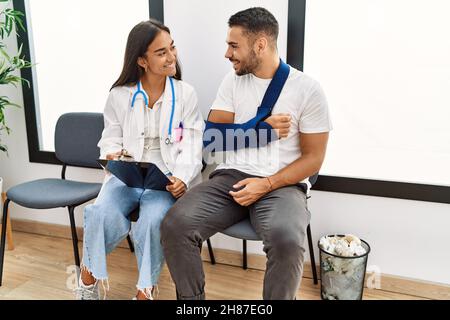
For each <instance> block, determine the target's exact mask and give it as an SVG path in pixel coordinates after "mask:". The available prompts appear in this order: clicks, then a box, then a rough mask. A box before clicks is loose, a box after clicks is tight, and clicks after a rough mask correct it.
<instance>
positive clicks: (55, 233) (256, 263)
mask: <svg viewBox="0 0 450 320" xmlns="http://www.w3.org/2000/svg"><path fill="white" fill-rule="evenodd" d="M12 228H13V230H14V231H20V232H26V233H34V234H39V235H44V236H49V237H57V238H64V239H71V232H70V227H69V226H63V225H56V224H50V223H43V222H36V221H31V220H18V219H14V220H12ZM77 235H78V237H79V239H80V240H82V239H83V228H81V227H78V228H77ZM205 245H206V244H205ZM119 247H121V248H128V244H127V242H126V240H124V241H123V242H121V243H120V244H119ZM213 249H214V257H215V260H216V263H219V264H226V265H231V266H238V267H242V253H241V252H239V251H233V250H226V249H219V248H213ZM202 259H203V260H204V261H210V258H209V254H208V250H207V248H206V247H205V248H204V249H203V250H202ZM316 260H318V257H316ZM247 265H248V268H249V269H256V270H262V271H264V270H265V268H266V257H265V256H263V255H257V254H248V256H247ZM316 269H317V274H318V275H319V277H320V272H319V266H316ZM368 276H370V275H368ZM303 277H305V278H310V279H312V278H313V277H312V269H311V264H310V263H305V265H304V271H303ZM377 289H381V290H384V291H389V292H393V293H400V294H407V295H412V296H417V297H424V298H429V299H437V300H450V286H449V285H445V284H441V283H434V282H427V281H422V280H417V279H409V278H403V277H398V276H392V275H387V274H381V276H380V287H379V288H377Z"/></svg>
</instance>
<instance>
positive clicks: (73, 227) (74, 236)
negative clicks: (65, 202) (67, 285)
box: [68, 207, 80, 267]
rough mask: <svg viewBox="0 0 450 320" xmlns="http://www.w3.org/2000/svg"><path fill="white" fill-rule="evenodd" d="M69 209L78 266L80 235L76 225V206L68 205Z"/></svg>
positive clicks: (74, 251) (78, 264)
mask: <svg viewBox="0 0 450 320" xmlns="http://www.w3.org/2000/svg"><path fill="white" fill-rule="evenodd" d="M68 209H69V218H70V229H71V230H72V244H73V254H74V256H75V264H76V265H77V267H80V254H79V252H78V236H77V229H76V226H75V215H74V210H75V208H74V207H68Z"/></svg>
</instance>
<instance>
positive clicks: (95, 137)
mask: <svg viewBox="0 0 450 320" xmlns="http://www.w3.org/2000/svg"><path fill="white" fill-rule="evenodd" d="M103 127H104V124H103V114H101V113H67V114H64V115H62V116H61V117H60V118H59V119H58V122H57V124H56V128H55V153H56V157H57V158H58V160H60V161H61V162H62V165H63V166H62V172H61V179H40V180H34V181H30V182H26V183H22V184H20V185H17V186H15V187H12V188H10V189H9V190H8V191H7V193H6V201H5V203H4V207H3V223H2V233H1V245H0V286H1V284H2V276H3V261H4V253H5V236H6V227H7V217H8V206H9V203H10V202H11V201H12V202H14V203H16V204H18V205H20V206H23V207H26V208H32V209H53V208H60V207H67V209H68V211H69V219H70V227H71V231H72V243H73V251H74V256H75V264H76V265H77V266H80V256H79V253H78V237H77V233H76V226H75V217H74V210H75V208H76V207H77V206H79V205H81V204H84V203H86V202H88V201H90V200H92V199H94V198H96V197H97V195H98V193H99V192H100V189H101V186H102V184H101V183H87V182H79V181H73V180H67V179H66V168H67V166H77V167H86V168H97V169H100V168H101V166H100V165H99V164H98V163H97V161H96V160H97V159H98V157H99V155H100V151H99V148H98V147H97V143H98V141H99V140H100V137H101V135H102V131H103Z"/></svg>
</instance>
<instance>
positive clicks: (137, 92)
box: [131, 77, 175, 144]
mask: <svg viewBox="0 0 450 320" xmlns="http://www.w3.org/2000/svg"><path fill="white" fill-rule="evenodd" d="M169 81H170V88H171V91H172V111H171V114H170V123H169V129H168V134H169V137H168V138H167V139H166V144H172V143H173V139H172V125H173V116H174V114H175V88H174V85H173V79H172V78H171V77H169ZM139 95H142V96H143V97H144V103H145V106H146V107H148V98H147V95H146V94H145V92H144V91H143V90H142V88H141V82H140V81H139V82H138V83H137V90H136V92H135V93H134V94H133V99H132V100H131V109H133V108H134V104H135V102H136V98H137V97H138V96H139Z"/></svg>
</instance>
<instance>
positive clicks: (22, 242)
mask: <svg viewBox="0 0 450 320" xmlns="http://www.w3.org/2000/svg"><path fill="white" fill-rule="evenodd" d="M14 242H15V249H14V250H13V251H6V254H5V266H4V275H3V286H2V287H0V299H1V300H5V299H10V300H11V299H21V300H28V299H39V300H60V299H73V297H74V296H73V293H72V291H71V290H70V289H69V288H70V287H71V286H73V284H74V280H75V278H76V277H75V276H74V274H71V273H70V272H71V271H72V270H73V267H72V268H71V265H72V264H73V252H72V243H71V241H70V240H66V239H62V238H53V237H45V236H39V235H35V234H28V233H21V232H14ZM80 250H81V243H80ZM80 252H81V251H80ZM204 267H205V274H206V295H207V298H208V299H223V300H240V299H248V300H259V299H261V293H262V280H263V276H264V273H263V272H262V271H259V270H243V269H242V268H239V267H234V266H226V265H219V264H216V265H211V264H210V263H208V262H205V263H204ZM108 268H109V269H108V271H109V284H110V290H109V291H108V293H107V299H112V300H116V299H124V300H128V299H131V298H132V297H133V296H134V295H135V293H136V289H135V283H136V281H137V267H136V259H135V256H134V254H133V253H131V252H130V251H129V250H126V249H122V248H117V249H116V250H115V251H114V252H113V253H112V254H111V255H110V256H109V257H108ZM67 272H68V273H67ZM159 288H160V294H159V299H167V300H171V299H174V298H175V286H174V284H173V282H172V280H171V278H170V274H169V272H168V270H167V268H166V267H165V268H164V270H163V272H162V274H161V278H160V285H159ZM297 297H298V299H313V300H317V299H320V285H314V284H313V281H312V279H308V278H303V280H302V284H301V288H300V290H299V292H298V296H297ZM364 299H377V300H384V299H402V300H405V299H423V298H421V297H416V296H408V295H402V294H398V293H391V292H387V291H382V290H369V289H366V290H365V291H364Z"/></svg>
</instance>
